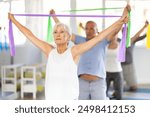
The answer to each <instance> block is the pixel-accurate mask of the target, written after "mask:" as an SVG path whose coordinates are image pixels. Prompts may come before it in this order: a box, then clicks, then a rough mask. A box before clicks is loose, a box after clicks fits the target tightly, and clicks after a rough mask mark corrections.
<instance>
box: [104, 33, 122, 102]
mask: <svg viewBox="0 0 150 117" xmlns="http://www.w3.org/2000/svg"><path fill="white" fill-rule="evenodd" d="M118 51H119V42H118V34H116V35H115V36H114V39H113V40H112V41H111V42H110V43H109V45H108V46H107V49H106V61H105V65H106V82H107V91H106V94H107V96H108V97H110V99H117V100H121V99H122V96H123V75H122V67H121V63H120V62H119V61H118V59H117V55H118ZM111 81H112V82H113V89H114V92H113V94H112V96H109V94H108V92H109V88H110V84H111Z"/></svg>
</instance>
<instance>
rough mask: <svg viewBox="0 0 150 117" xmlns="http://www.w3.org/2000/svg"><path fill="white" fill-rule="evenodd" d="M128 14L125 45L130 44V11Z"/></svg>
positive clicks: (128, 45)
mask: <svg viewBox="0 0 150 117" xmlns="http://www.w3.org/2000/svg"><path fill="white" fill-rule="evenodd" d="M128 15H129V21H128V30H127V39H126V47H127V48H128V47H130V46H131V38H130V32H131V12H129V13H128Z"/></svg>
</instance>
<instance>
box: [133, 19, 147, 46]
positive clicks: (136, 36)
mask: <svg viewBox="0 0 150 117" xmlns="http://www.w3.org/2000/svg"><path fill="white" fill-rule="evenodd" d="M148 24H149V22H148V21H146V22H145V24H144V26H143V27H142V28H141V29H140V30H139V31H138V32H137V33H136V34H135V35H134V36H133V37H132V38H131V43H132V44H133V43H136V42H137V41H140V40H142V39H144V37H145V36H141V37H140V34H141V33H142V32H143V31H144V30H145V28H147V26H148Z"/></svg>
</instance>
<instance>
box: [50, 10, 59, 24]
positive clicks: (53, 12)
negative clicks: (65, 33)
mask: <svg viewBox="0 0 150 117" xmlns="http://www.w3.org/2000/svg"><path fill="white" fill-rule="evenodd" d="M49 14H51V15H53V16H52V17H53V20H54V21H55V23H59V22H60V21H59V19H58V18H57V17H56V16H55V11H54V9H51V10H50V12H49Z"/></svg>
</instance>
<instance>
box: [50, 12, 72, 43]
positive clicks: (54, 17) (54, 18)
mask: <svg viewBox="0 0 150 117" xmlns="http://www.w3.org/2000/svg"><path fill="white" fill-rule="evenodd" d="M49 14H52V15H53V16H52V17H53V20H54V22H55V23H58V22H60V20H59V19H58V17H56V16H55V15H56V13H55V10H54V9H51V10H50V12H49ZM70 40H71V41H72V42H74V41H75V34H73V33H72V35H71V38H70Z"/></svg>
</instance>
